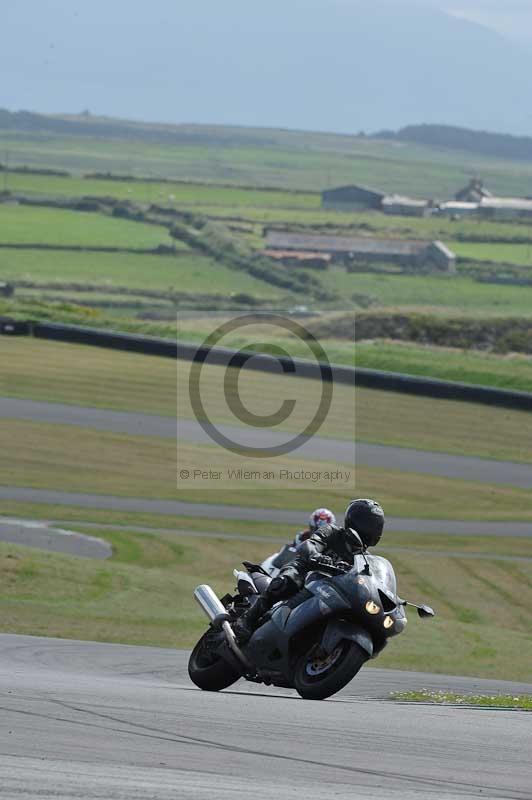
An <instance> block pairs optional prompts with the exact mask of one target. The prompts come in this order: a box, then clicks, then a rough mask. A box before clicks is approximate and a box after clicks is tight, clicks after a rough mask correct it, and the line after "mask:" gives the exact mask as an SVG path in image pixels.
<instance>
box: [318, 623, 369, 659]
mask: <svg viewBox="0 0 532 800" xmlns="http://www.w3.org/2000/svg"><path fill="white" fill-rule="evenodd" d="M343 639H349V640H350V641H353V642H356V643H357V644H358V645H359V646H360V647H361V648H362V649H363V650H365V651H366V653H367V654H368V656H369V657H370V658H371V656H372V655H373V649H374V648H373V639H372V637H371V635H370V633H369V632H368V631H367V630H365V629H364V628H362V627H361V626H360V625H356V624H355V623H354V622H345V621H344V620H340V619H332V620H331V621H330V622H329V624H328V625H327V627H326V628H325V631H324V632H323V636H322V639H321V647H322V648H323V650H325V652H326V653H332V651H333V650H334V648H335V647H337V646H338V645H339V644H340V642H341V641H342V640H343Z"/></svg>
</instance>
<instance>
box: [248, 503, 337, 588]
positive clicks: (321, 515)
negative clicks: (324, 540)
mask: <svg viewBox="0 0 532 800" xmlns="http://www.w3.org/2000/svg"><path fill="white" fill-rule="evenodd" d="M325 525H336V517H335V516H334V514H333V512H332V511H329V509H328V508H317V509H316V510H315V511H313V512H312V514H311V515H310V517H309V521H308V528H306V529H305V530H303V531H299V533H296V535H295V537H294V541H293V542H291V543H290V544H285V545H284V547H281V549H280V550H279V552H278V553H274V554H273V555H271V556H268V558H267V559H265V561H263V562H262V566H263V568H264V569H265V570H266V571H267V572H269V573H270V575H272V576H275V575H276V574H277V571H278V570H280V569H281V568H282V567H284V566H286V564H288V563H289V562H290V561H292V560H293V559H294V558H295V556H296V554H297V548H298V546H299V545H300V544H301V543H302V542H304V541H306V539H308V538H309V537H310V536H312V534H313V533H314V532H315V531H317V530H318V528H322V527H323V526H325Z"/></svg>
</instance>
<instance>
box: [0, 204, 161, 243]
mask: <svg viewBox="0 0 532 800" xmlns="http://www.w3.org/2000/svg"><path fill="white" fill-rule="evenodd" d="M0 243H2V244H45V245H62V246H64V247H65V246H69V247H70V246H74V247H77V246H78V247H127V248H133V249H144V248H154V247H157V246H158V245H160V244H167V245H170V244H173V241H172V240H171V239H170V237H169V236H168V231H167V230H166V228H162V227H160V226H157V225H146V224H143V223H139V222H132V221H131V220H126V219H116V218H113V217H105V216H102V215H101V214H94V213H89V212H81V211H64V210H62V209H53V208H33V207H29V206H19V205H11V204H5V203H4V204H1V205H0Z"/></svg>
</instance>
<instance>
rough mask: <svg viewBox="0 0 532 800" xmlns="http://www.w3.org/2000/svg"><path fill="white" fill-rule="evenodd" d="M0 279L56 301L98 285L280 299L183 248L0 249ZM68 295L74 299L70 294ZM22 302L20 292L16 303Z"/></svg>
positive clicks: (255, 281) (275, 291)
mask: <svg viewBox="0 0 532 800" xmlns="http://www.w3.org/2000/svg"><path fill="white" fill-rule="evenodd" d="M87 216H89V215H87ZM113 223H114V220H113ZM129 224H134V223H129ZM0 275H1V276H2V279H3V280H13V281H32V282H35V283H41V284H47V285H49V288H51V289H54V293H55V294H56V295H57V292H58V291H60V290H62V289H63V290H64V291H66V289H65V288H64V287H62V284H69V283H77V284H80V286H95V285H96V286H98V287H100V290H101V292H102V293H105V289H106V288H113V287H121V286H123V287H126V288H127V289H139V290H140V291H139V294H141V295H142V290H154V289H160V290H161V291H167V290H172V291H176V292H190V293H196V292H197V293H206V294H220V295H229V294H230V293H231V292H233V293H235V292H246V293H249V294H251V295H254V296H256V297H271V298H274V297H278V296H279V295H280V290H279V289H277V288H276V287H275V286H271V285H270V284H267V283H265V282H264V281H261V280H258V279H257V278H253V277H252V276H251V275H248V274H247V273H245V272H235V270H231V269H230V268H229V267H227V266H225V265H224V264H221V263H219V262H216V261H214V259H212V258H209V257H208V256H203V255H200V254H198V253H196V252H191V251H188V250H185V249H184V248H183V252H179V253H178V254H177V255H175V256H173V255H164V256H162V255H161V256H152V255H137V254H135V253H97V254H95V253H87V252H85V253H79V252H72V253H69V252H64V251H60V250H42V251H41V250H16V249H9V248H0ZM68 295H69V296H72V291H71V290H70V291H69V292H68ZM24 296H25V294H24V291H23V290H22V289H19V290H18V291H17V297H21V298H23V297H24ZM91 297H92V295H90V296H86V297H85V300H86V302H89V303H90V300H91Z"/></svg>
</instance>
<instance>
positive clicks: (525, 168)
mask: <svg viewBox="0 0 532 800" xmlns="http://www.w3.org/2000/svg"><path fill="white" fill-rule="evenodd" d="M199 132H201V139H200V140H199V141H200V142H201V143H199V142H198V143H194V142H188V143H176V144H166V145H161V144H159V143H151V142H143V141H141V140H140V139H139V138H138V137H136V136H132V137H131V138H128V139H112V138H107V139H106V138H105V137H101V138H100V137H93V136H81V135H80V136H75V137H68V136H60V135H56V136H53V137H52V136H50V135H49V134H48V133H43V134H40V133H38V132H35V133H32V134H24V133H7V132H6V131H2V132H1V133H0V142H1V144H2V150H3V151H5V149H6V147H8V149H9V161H10V163H11V164H27V165H34V166H40V167H55V168H61V169H67V170H70V171H74V172H80V171H81V172H87V171H92V170H99V171H109V170H110V171H112V172H117V173H122V174H135V175H138V176H143V175H144V176H149V177H164V178H171V179H185V180H187V179H188V180H190V179H192V180H199V181H218V182H222V183H230V184H244V185H246V186H251V187H256V186H275V187H280V188H297V189H306V190H310V191H316V190H319V189H322V188H324V187H327V186H335V185H342V184H346V183H351V182H354V183H361V184H369V185H370V186H377V187H379V188H382V189H385V190H386V191H389V192H399V193H402V194H413V195H414V196H416V195H420V196H426V197H439V198H442V199H446V198H448V197H452V196H453V195H454V193H455V192H456V191H457V190H458V189H460V188H461V187H462V186H463V185H464V184H465V183H467V182H468V181H469V179H470V177H471V176H474V175H482V176H483V177H484V179H485V182H486V185H487V186H488V187H489V188H490V189H491V190H492V191H495V192H499V193H501V194H507V195H513V196H515V195H517V196H519V195H522V196H525V195H526V193H527V191H528V190H529V181H530V176H531V175H532V166H531V165H530V163H529V162H528V163H527V162H523V163H521V162H518V161H505V160H502V159H495V158H487V157H484V156H474V155H472V154H471V153H461V152H459V151H456V150H454V151H449V152H446V151H445V150H438V149H434V148H429V147H423V146H420V145H416V144H411V143H404V142H396V141H393V142H389V141H381V140H375V139H370V138H366V137H354V136H338V135H334V134H320V133H303V132H297V131H279V130H274V129H266V130H261V129H251V128H250V129H246V128H234V129H231V128H222V127H215V126H211V127H210V128H209V127H208V126H202V128H201V129H198V133H199ZM235 139H236V140H237V141H238V147H236V146H235Z"/></svg>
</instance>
